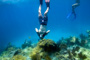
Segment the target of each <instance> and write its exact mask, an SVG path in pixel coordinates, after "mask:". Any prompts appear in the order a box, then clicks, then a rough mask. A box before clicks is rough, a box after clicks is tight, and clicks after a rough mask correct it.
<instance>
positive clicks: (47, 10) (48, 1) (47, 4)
mask: <svg viewBox="0 0 90 60" xmlns="http://www.w3.org/2000/svg"><path fill="white" fill-rule="evenodd" d="M45 2H46V6H47V9H46V11H45V13H44V16H46V15H47V13H48V12H49V9H50V0H45Z"/></svg>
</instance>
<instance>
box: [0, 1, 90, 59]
mask: <svg viewBox="0 0 90 60" xmlns="http://www.w3.org/2000/svg"><path fill="white" fill-rule="evenodd" d="M74 3H75V0H50V10H49V13H48V23H47V29H48V30H50V33H49V34H48V35H46V36H45V39H51V40H53V41H54V42H57V41H58V40H60V39H61V38H62V37H64V38H67V37H70V36H75V37H77V38H78V37H79V35H80V34H81V33H82V34H84V35H86V36H88V33H87V32H86V31H87V30H90V7H89V6H90V0H80V6H78V7H77V8H75V12H76V19H73V16H70V18H68V19H67V15H68V14H69V13H70V12H71V11H72V4H74ZM38 8H39V0H0V53H1V52H2V51H3V50H4V49H5V48H6V47H7V45H8V43H11V44H12V45H14V46H16V47H21V45H22V44H23V43H24V42H25V40H27V41H31V42H32V43H37V42H39V41H38V40H39V37H38V35H37V33H36V32H35V28H39V26H40V24H39V20H38ZM45 10H46V5H45V2H44V1H43V5H42V15H44V14H43V13H44V12H45ZM61 40H63V39H61ZM31 42H29V43H31ZM85 42H86V40H85ZM30 46H31V45H30ZM57 49H58V48H57ZM53 60H54V59H53Z"/></svg>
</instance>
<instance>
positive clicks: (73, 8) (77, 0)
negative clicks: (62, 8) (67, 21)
mask: <svg viewBox="0 0 90 60" xmlns="http://www.w3.org/2000/svg"><path fill="white" fill-rule="evenodd" d="M79 5H80V0H76V3H75V4H73V5H72V13H73V14H74V16H76V13H75V8H76V7H78V6H79Z"/></svg>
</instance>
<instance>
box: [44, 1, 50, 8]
mask: <svg viewBox="0 0 90 60" xmlns="http://www.w3.org/2000/svg"><path fill="white" fill-rule="evenodd" d="M45 2H46V5H47V7H49V8H50V0H45Z"/></svg>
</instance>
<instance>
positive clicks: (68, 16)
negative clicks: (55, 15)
mask: <svg viewBox="0 0 90 60" xmlns="http://www.w3.org/2000/svg"><path fill="white" fill-rule="evenodd" d="M72 14H73V15H74V19H76V13H75V12H71V13H69V14H68V15H67V19H68V18H70V16H71V15H72Z"/></svg>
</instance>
